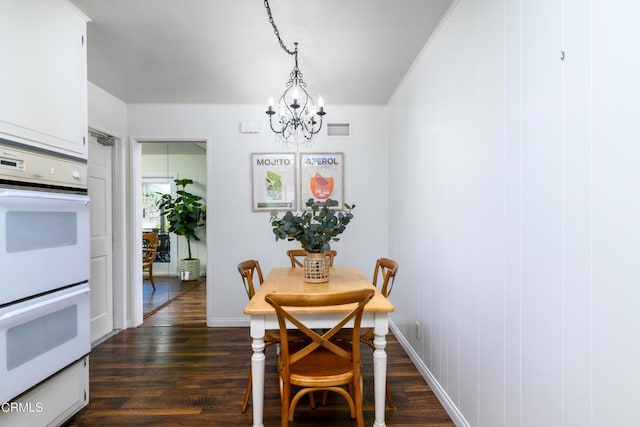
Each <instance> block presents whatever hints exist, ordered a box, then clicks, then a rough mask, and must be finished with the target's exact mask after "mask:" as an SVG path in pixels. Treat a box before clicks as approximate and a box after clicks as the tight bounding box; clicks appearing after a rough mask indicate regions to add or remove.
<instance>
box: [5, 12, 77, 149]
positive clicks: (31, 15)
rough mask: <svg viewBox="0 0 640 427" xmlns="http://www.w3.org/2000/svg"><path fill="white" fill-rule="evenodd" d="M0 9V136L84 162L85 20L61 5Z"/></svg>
mask: <svg viewBox="0 0 640 427" xmlns="http://www.w3.org/2000/svg"><path fill="white" fill-rule="evenodd" d="M1 4H2V13H1V14H0V57H1V58H2V62H3V64H2V67H0V94H2V96H1V98H0V137H3V138H7V139H13V140H18V141H20V142H25V143H28V144H30V145H34V146H39V147H41V148H46V149H52V150H55V151H58V152H62V153H65V154H69V155H73V156H76V157H83V158H86V154H87V148H86V147H87V146H86V141H87V65H86V64H87V59H86V17H84V16H83V15H82V14H81V12H79V11H78V10H77V9H76V8H75V7H74V6H73V5H71V4H70V3H68V2H67V1H66V0H30V1H24V0H1Z"/></svg>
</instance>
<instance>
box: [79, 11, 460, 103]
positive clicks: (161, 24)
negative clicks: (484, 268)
mask: <svg viewBox="0 0 640 427" xmlns="http://www.w3.org/2000/svg"><path fill="white" fill-rule="evenodd" d="M71 2H72V3H74V4H75V5H76V6H77V7H78V8H80V9H81V10H82V11H83V12H84V13H85V14H86V15H87V16H89V18H91V22H90V23H89V24H88V46H89V53H88V69H89V81H91V82H92V83H94V84H96V85H97V86H99V87H101V88H102V89H104V90H106V91H107V92H110V93H111V94H113V95H114V96H116V97H118V98H120V99H121V100H123V101H125V102H142V103H147V102H148V103H213V104H266V102H267V99H268V98H269V97H274V98H277V97H279V96H280V95H281V94H282V92H283V90H284V87H285V83H286V82H287V80H288V78H289V73H290V72H291V69H292V68H293V64H294V62H293V57H292V56H290V55H288V54H286V53H285V52H284V51H283V50H282V49H281V48H280V46H279V44H278V41H277V38H276V36H275V35H274V32H273V29H272V27H271V25H270V24H269V21H268V18H267V13H266V10H265V7H264V3H263V1H260V0H135V1H133V0H108V1H106V0H71ZM450 4H451V0H304V1H302V0H271V2H270V7H271V10H272V14H273V18H274V20H275V23H276V25H277V26H278V29H279V31H280V35H281V37H282V39H283V41H284V43H285V45H286V46H287V47H288V48H289V49H293V43H294V42H299V54H298V57H299V67H300V71H301V72H302V73H303V75H304V80H305V82H306V83H307V89H308V91H309V93H310V95H311V96H312V97H314V98H316V99H317V96H318V95H320V96H322V97H323V98H324V99H325V104H326V105H327V107H328V106H329V105H331V104H347V105H354V104H386V103H387V101H388V99H389V97H390V96H391V94H392V93H393V90H394V89H395V88H396V86H397V85H398V83H399V82H400V81H401V80H402V78H403V76H404V75H405V73H406V72H407V70H408V68H409V67H410V65H411V63H412V62H413V60H414V59H415V57H416V55H417V54H418V52H419V51H420V49H421V48H422V46H424V44H425V42H426V41H427V39H428V38H429V36H430V34H431V33H432V32H433V30H434V28H435V27H436V26H437V24H438V22H439V21H440V20H441V18H442V16H443V15H444V13H445V12H446V10H447V8H448V7H449V5H450Z"/></svg>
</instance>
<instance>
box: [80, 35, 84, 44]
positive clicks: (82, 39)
mask: <svg viewBox="0 0 640 427" xmlns="http://www.w3.org/2000/svg"><path fill="white" fill-rule="evenodd" d="M80 38H81V44H82V46H84V36H81V37H80Z"/></svg>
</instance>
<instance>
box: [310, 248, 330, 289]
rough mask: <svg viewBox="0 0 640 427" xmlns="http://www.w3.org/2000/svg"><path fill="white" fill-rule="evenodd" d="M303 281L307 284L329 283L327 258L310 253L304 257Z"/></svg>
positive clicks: (323, 255)
mask: <svg viewBox="0 0 640 427" xmlns="http://www.w3.org/2000/svg"><path fill="white" fill-rule="evenodd" d="M304 281H305V282H309V283H324V282H328V281H329V258H327V256H326V255H325V254H322V253H320V254H317V253H310V254H309V255H307V256H306V257H305V259H304Z"/></svg>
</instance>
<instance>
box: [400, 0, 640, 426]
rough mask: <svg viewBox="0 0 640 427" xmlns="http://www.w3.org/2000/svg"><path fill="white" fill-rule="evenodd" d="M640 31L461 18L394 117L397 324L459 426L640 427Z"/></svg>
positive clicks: (407, 85) (507, 3)
mask: <svg viewBox="0 0 640 427" xmlns="http://www.w3.org/2000/svg"><path fill="white" fill-rule="evenodd" d="M638 16H640V6H639V5H638V4H637V3H633V2H628V1H622V0H617V1H608V0H607V1H605V0H591V1H579V0H565V1H564V2H557V1H554V0H544V1H540V0H520V1H517V0H482V1H480V0H460V1H458V2H456V4H455V5H454V6H453V8H452V10H451V13H450V15H449V16H448V17H447V19H446V20H445V21H444V22H443V24H442V25H441V28H440V29H439V31H438V32H437V33H436V35H435V36H434V37H433V38H432V39H431V40H430V41H429V42H428V43H427V45H426V46H425V48H424V50H423V52H422V54H421V55H420V57H419V58H418V59H417V60H416V62H415V64H414V65H413V68H412V69H411V70H410V72H409V73H408V75H407V76H406V77H405V79H404V81H403V82H402V84H401V85H400V86H399V87H398V89H397V91H396V93H395V94H394V96H393V97H392V99H391V101H390V104H389V148H390V151H389V157H390V166H389V179H390V183H389V185H390V188H391V189H396V191H394V190H391V191H390V197H389V205H390V214H389V216H390V219H391V220H392V223H391V229H390V242H389V243H390V252H391V256H392V257H394V258H396V259H397V260H398V261H399V263H400V271H399V274H398V279H397V286H396V287H395V288H394V289H395V290H394V294H393V295H392V300H393V303H394V304H395V306H396V313H395V314H394V321H395V322H396V325H397V326H398V328H399V331H400V332H401V333H402V336H401V337H400V338H401V339H404V340H406V343H405V344H407V345H410V348H409V351H410V353H411V354H412V355H413V356H414V357H415V358H416V360H417V361H418V364H419V366H420V368H421V369H422V370H423V372H424V373H425V375H426V376H427V377H428V378H429V380H430V381H431V383H432V386H433V387H434V389H435V390H436V392H438V393H440V395H441V398H442V401H443V403H444V404H445V405H447V407H448V409H449V410H450V413H451V414H452V416H453V417H454V418H455V420H456V421H457V422H458V424H460V425H472V426H491V427H494V426H509V427H511V426H535V427H538V426H563V425H566V426H588V425H593V426H611V425H616V426H636V425H640V413H638V412H637V411H636V410H635V406H636V405H635V403H636V402H637V397H636V396H637V390H638V386H640V369H638V368H637V361H638V360H640V340H638V325H639V324H640V310H638V309H637V307H636V306H637V300H638V297H639V296H640V287H639V286H638V279H639V278H640V263H639V262H638V259H640V245H638V241H639V240H640V199H639V198H638V197H636V194H637V190H636V187H637V183H638V182H640V167H638V163H639V160H640V146H639V145H638V144H637V142H638V140H639V136H640V130H639V128H638V126H637V123H638V121H639V119H640V114H639V113H638V109H637V101H638V99H640V89H639V85H638V84H637V76H638V75H640V61H638V58H637V55H634V54H633V53H632V52H634V51H635V49H636V48H637V43H638V41H639V40H640V29H639V27H638V25H637V23H636V22H634V21H635V20H637V17H638ZM562 50H564V51H565V52H566V55H565V60H564V61H562V60H561V59H560V56H561V51H562ZM398 189H402V190H398ZM398 218H401V219H402V220H397V221H396V219H398ZM416 322H419V323H420V324H421V331H420V333H419V339H417V338H416V336H415V334H416V330H415V329H416V327H415V323H416Z"/></svg>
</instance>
